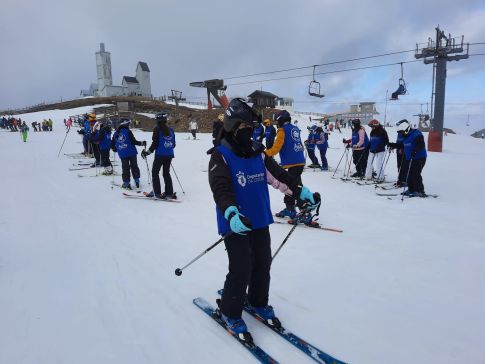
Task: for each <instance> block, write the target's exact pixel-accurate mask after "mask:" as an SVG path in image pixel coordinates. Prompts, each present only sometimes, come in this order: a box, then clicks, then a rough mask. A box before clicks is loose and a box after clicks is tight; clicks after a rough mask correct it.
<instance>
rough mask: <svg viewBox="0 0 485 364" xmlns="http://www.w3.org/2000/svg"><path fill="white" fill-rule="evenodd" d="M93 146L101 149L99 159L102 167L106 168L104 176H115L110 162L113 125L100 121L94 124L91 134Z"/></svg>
mask: <svg viewBox="0 0 485 364" xmlns="http://www.w3.org/2000/svg"><path fill="white" fill-rule="evenodd" d="M91 139H92V141H93V144H95V145H96V147H95V148H96V149H99V154H98V155H99V158H100V160H101V163H100V165H101V167H104V171H103V172H102V174H104V175H106V176H109V175H111V174H113V165H112V164H111V161H110V160H109V150H110V147H111V124H110V123H109V122H103V121H98V122H97V123H96V124H94V128H93V133H92V134H91Z"/></svg>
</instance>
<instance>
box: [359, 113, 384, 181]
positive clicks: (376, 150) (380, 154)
mask: <svg viewBox="0 0 485 364" xmlns="http://www.w3.org/2000/svg"><path fill="white" fill-rule="evenodd" d="M369 126H370V127H371V129H372V131H371V132H370V140H369V157H368V160H367V169H366V171H365V178H366V179H367V180H371V179H372V172H373V164H374V161H375V162H376V173H377V177H376V180H377V182H382V181H384V170H383V165H384V154H385V150H386V146H387V144H388V143H389V137H388V136H387V132H386V129H384V128H383V127H382V125H381V124H380V123H379V121H378V120H376V119H372V120H371V121H369Z"/></svg>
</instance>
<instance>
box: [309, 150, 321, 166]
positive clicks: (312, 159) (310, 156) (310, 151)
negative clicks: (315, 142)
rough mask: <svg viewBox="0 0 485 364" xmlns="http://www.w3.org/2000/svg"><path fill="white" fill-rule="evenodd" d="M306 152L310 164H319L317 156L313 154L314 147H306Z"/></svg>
mask: <svg viewBox="0 0 485 364" xmlns="http://www.w3.org/2000/svg"><path fill="white" fill-rule="evenodd" d="M307 152H308V157H309V158H310V160H311V161H312V164H313V165H317V164H318V165H320V164H319V163H318V159H317V157H316V156H315V149H309V148H307Z"/></svg>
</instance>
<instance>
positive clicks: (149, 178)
mask: <svg viewBox="0 0 485 364" xmlns="http://www.w3.org/2000/svg"><path fill="white" fill-rule="evenodd" d="M143 150H144V151H145V152H146V150H147V148H146V146H145V147H144V148H143ZM143 159H144V160H145V164H146V166H147V174H148V184H150V182H151V184H152V186H153V181H152V175H151V174H150V167H148V160H147V157H146V156H145V158H143Z"/></svg>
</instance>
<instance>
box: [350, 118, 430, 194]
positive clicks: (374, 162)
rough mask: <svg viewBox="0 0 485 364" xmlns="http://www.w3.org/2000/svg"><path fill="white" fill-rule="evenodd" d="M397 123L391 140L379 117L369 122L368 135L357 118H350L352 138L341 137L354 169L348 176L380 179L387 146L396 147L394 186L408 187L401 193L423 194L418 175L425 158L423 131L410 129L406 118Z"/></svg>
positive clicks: (382, 176)
mask: <svg viewBox="0 0 485 364" xmlns="http://www.w3.org/2000/svg"><path fill="white" fill-rule="evenodd" d="M396 125H397V139H396V142H394V143H391V142H389V137H388V135H387V132H386V130H385V129H384V127H383V126H382V125H381V124H380V123H379V121H378V120H376V119H373V120H371V121H370V122H369V124H368V126H369V127H370V128H371V133H370V138H369V137H368V136H367V132H366V131H365V128H364V127H363V126H362V125H361V122H360V120H359V119H353V120H352V138H351V139H345V138H344V139H343V143H344V144H345V145H346V148H351V149H352V159H353V163H354V165H355V169H356V172H355V173H354V174H353V175H352V176H351V177H354V178H365V179H367V180H373V179H374V180H375V181H376V182H377V183H379V182H383V181H384V156H385V153H386V148H388V151H389V152H390V151H392V150H396V154H397V167H398V179H397V182H396V186H397V187H405V186H407V190H406V191H405V192H403V194H404V195H409V196H417V197H426V194H425V191H424V186H423V180H422V176H421V172H422V170H423V167H424V165H425V163H426V157H427V153H426V146H425V143H424V137H423V134H422V133H421V132H420V131H419V130H418V129H413V128H412V127H411V124H410V123H409V121H407V120H406V119H403V120H401V121H399V122H398V123H397V124H396Z"/></svg>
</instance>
